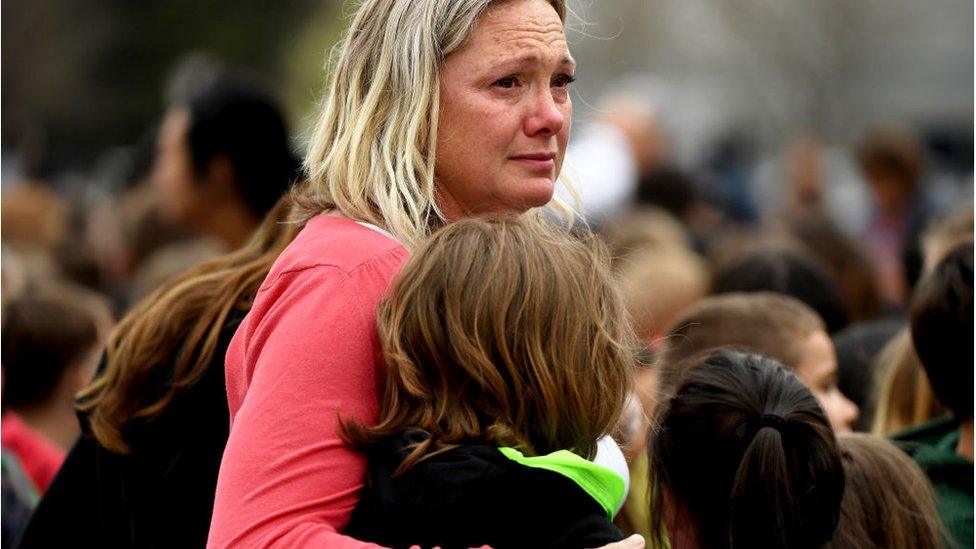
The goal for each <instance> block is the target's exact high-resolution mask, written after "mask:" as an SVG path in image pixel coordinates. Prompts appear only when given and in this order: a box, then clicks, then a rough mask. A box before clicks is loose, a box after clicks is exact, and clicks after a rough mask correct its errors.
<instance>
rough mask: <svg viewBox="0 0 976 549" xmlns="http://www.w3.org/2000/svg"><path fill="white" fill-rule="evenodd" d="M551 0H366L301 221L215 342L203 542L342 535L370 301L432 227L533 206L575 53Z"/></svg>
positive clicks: (367, 413)
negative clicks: (349, 421) (344, 428)
mask: <svg viewBox="0 0 976 549" xmlns="http://www.w3.org/2000/svg"><path fill="white" fill-rule="evenodd" d="M564 13H565V6H564V3H563V1H562V0H553V1H552V2H549V1H546V0H506V1H502V2H492V1H491V0H430V1H426V2H416V1H415V0H366V1H365V2H363V4H362V6H361V7H360V9H359V12H358V13H357V15H356V17H355V19H354V20H353V22H352V25H351V27H350V28H351V31H350V32H349V34H348V35H347V37H346V38H345V41H344V43H343V45H342V48H341V50H340V54H339V57H338V60H337V64H336V66H335V69H334V70H333V80H332V83H331V89H330V91H329V94H328V96H327V97H326V101H325V105H324V107H323V110H322V116H321V119H320V120H319V123H318V126H317V128H316V130H315V132H314V133H313V136H312V142H311V144H310V149H309V153H308V157H307V159H306V168H307V172H308V173H307V175H308V178H309V179H308V184H307V185H306V186H304V187H303V188H302V189H301V190H300V191H299V192H298V193H296V197H297V202H298V204H300V206H301V207H302V210H303V211H304V213H305V214H306V218H307V222H306V224H305V226H304V228H303V229H302V232H301V233H300V234H299V236H298V237H297V238H296V240H295V241H294V242H293V243H292V244H291V245H290V246H289V247H288V248H287V249H286V250H285V251H284V252H283V253H282V255H281V256H280V257H279V258H278V260H277V262H276V263H275V265H274V266H273V268H272V269H271V272H270V273H269V275H268V277H267V279H266V280H265V282H264V284H263V285H262V287H261V289H260V290H259V291H258V294H257V296H256V298H255V301H254V307H253V308H252V310H251V312H250V313H249V314H248V316H247V317H246V318H245V320H244V321H243V323H242V324H241V326H240V328H238V330H237V333H236V334H235V336H234V339H233V340H232V342H231V344H230V348H229V349H228V353H227V364H226V372H227V391H228V402H229V404H230V413H231V430H230V437H229V439H228V443H227V448H226V450H225V452H224V457H223V462H222V464H221V470H220V476H219V479H218V483H217V493H216V498H215V503H214V515H213V523H212V525H211V531H210V539H209V543H210V545H211V546H214V547H228V546H241V547H244V546H246V547H261V546H267V545H271V544H274V545H275V546H329V547H336V546H344V545H346V546H356V545H357V544H356V542H354V541H353V540H351V539H348V538H344V537H342V536H341V535H340V534H339V533H338V532H339V530H340V529H341V528H342V527H343V526H345V524H346V523H347V522H348V520H349V517H350V514H351V513H352V510H353V507H354V506H355V504H356V502H357V499H358V495H357V494H358V492H359V490H360V488H361V487H362V485H363V476H364V473H365V469H366V459H365V457H364V456H363V455H362V454H360V453H358V452H356V451H355V450H353V449H352V448H349V447H347V446H346V445H345V444H343V442H342V440H341V438H340V437H339V435H338V432H337V423H336V422H337V418H338V416H339V415H340V414H341V415H342V416H343V417H351V418H353V419H355V420H356V421H358V422H360V423H362V424H365V425H372V424H374V423H375V422H376V420H377V418H378V413H379V405H378V394H379V392H380V388H381V386H382V384H383V376H384V373H385V366H384V363H383V361H382V358H381V356H382V355H381V349H380V346H379V340H378V336H377V332H376V320H375V312H376V308H377V305H378V303H379V302H380V300H381V298H382V297H383V295H384V294H385V293H386V292H387V290H388V287H389V285H390V283H391V281H392V279H393V277H394V276H395V275H396V273H397V272H398V271H399V269H400V267H401V266H402V264H403V263H404V261H405V260H406V259H407V256H408V250H409V249H412V248H413V247H414V246H415V245H416V244H417V243H418V242H420V241H421V240H423V239H424V237H425V236H426V235H428V234H429V233H430V231H431V229H432V228H434V227H436V226H438V225H441V224H444V223H446V222H450V221H452V220H456V219H459V218H462V217H465V216H470V215H476V214H481V213H486V212H508V213H513V214H517V213H522V212H526V211H527V210H529V209H531V208H534V207H540V206H544V205H546V204H547V203H548V202H549V201H550V200H551V199H552V195H553V187H554V184H555V181H556V178H557V176H558V174H559V171H560V168H561V166H562V160H563V155H564V153H565V150H566V144H567V141H568V138H569V130H570V116H571V112H572V103H571V101H570V98H569V90H568V88H569V85H570V83H571V82H572V81H573V74H574V71H575V65H574V62H573V59H572V57H571V56H570V54H569V51H568V49H567V44H566V39H565V35H564V33H563V16H564Z"/></svg>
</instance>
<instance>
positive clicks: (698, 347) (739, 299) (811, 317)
mask: <svg viewBox="0 0 976 549" xmlns="http://www.w3.org/2000/svg"><path fill="white" fill-rule="evenodd" d="M714 347H732V348H737V349H742V350H744V351H748V352H751V353H759V354H762V355H764V356H768V357H770V358H773V359H775V360H777V361H778V362H780V363H782V364H783V365H784V366H785V367H786V368H787V369H789V370H791V371H793V372H795V373H796V375H797V377H798V378H800V380H801V381H802V382H803V383H804V384H805V385H806V386H807V387H809V389H810V391H811V392H812V393H813V395H814V396H815V397H817V400H818V401H819V402H820V405H821V406H823V409H824V412H825V413H826V414H827V417H828V418H829V419H830V424H831V426H832V427H833V429H834V430H835V431H837V432H838V433H843V432H849V431H851V427H852V425H853V424H854V421H855V420H857V416H858V409H857V406H855V405H854V404H853V403H852V402H851V401H850V400H848V399H847V398H846V397H845V396H844V395H843V394H842V393H841V392H840V390H839V389H838V388H837V358H836V355H835V352H834V346H833V343H831V341H830V338H829V337H828V336H827V332H826V330H825V326H824V323H823V320H821V318H820V317H819V316H818V315H817V313H816V311H814V310H813V309H812V308H810V307H808V306H807V305H805V304H804V303H802V302H801V301H799V300H797V299H794V298H791V297H789V296H785V295H780V294H775V293H771V292H755V293H731V294H723V295H718V296H711V297H708V298H705V299H702V300H701V301H699V302H698V303H696V304H695V305H693V306H692V307H691V308H689V309H688V310H687V311H686V312H685V314H683V315H681V316H680V317H678V319H676V320H675V321H674V323H673V324H672V327H671V329H670V330H668V332H667V336H666V337H665V341H664V347H663V348H662V349H661V352H660V353H659V354H658V356H657V358H656V359H655V364H656V365H657V368H656V370H657V372H658V374H659V375H660V376H661V378H660V385H661V387H662V391H663V392H665V393H667V392H670V391H673V389H674V386H675V385H676V384H677V383H679V381H680V378H681V376H682V375H683V373H684V372H683V371H682V370H681V368H680V366H681V365H682V364H683V363H684V361H685V359H687V358H689V357H691V356H693V355H695V354H697V353H699V352H703V351H706V350H708V349H711V348H714Z"/></svg>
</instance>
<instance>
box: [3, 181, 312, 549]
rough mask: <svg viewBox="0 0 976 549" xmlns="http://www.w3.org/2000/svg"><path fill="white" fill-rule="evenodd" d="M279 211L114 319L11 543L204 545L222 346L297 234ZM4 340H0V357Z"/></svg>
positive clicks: (222, 421) (223, 415) (223, 427)
mask: <svg viewBox="0 0 976 549" xmlns="http://www.w3.org/2000/svg"><path fill="white" fill-rule="evenodd" d="M288 213H289V203H288V201H287V199H282V200H281V201H280V202H279V204H278V205H277V206H276V208H275V209H273V210H272V211H271V212H270V213H269V214H268V216H267V217H266V218H265V220H264V222H263V223H262V225H261V226H260V227H259V229H258V231H256V232H255V234H254V235H253V238H252V240H251V241H250V242H249V243H248V244H247V245H246V246H244V247H242V248H240V249H238V250H237V251H235V252H232V253H230V254H227V255H224V256H221V257H219V258H217V259H214V260H212V261H208V262H206V263H203V264H201V265H198V266H197V267H194V268H192V269H190V270H188V271H186V272H185V273H183V274H181V275H180V276H178V277H176V278H174V279H172V280H170V281H169V282H167V283H165V284H164V285H163V286H162V287H161V288H159V289H158V290H156V291H155V292H153V293H152V294H150V295H149V296H147V297H145V298H144V299H142V300H141V301H139V302H138V303H136V305H135V306H134V307H133V309H132V310H131V311H130V312H129V314H128V315H126V316H125V317H124V318H123V319H122V321H121V322H120V323H119V324H118V325H117V326H116V327H115V330H114V332H113V333H112V336H111V338H110V339H109V342H108V348H107V350H106V353H105V357H104V359H103V362H102V365H101V368H100V371H99V372H98V374H97V375H96V376H95V378H94V380H93V381H92V382H91V383H90V384H89V385H88V386H87V387H86V388H85V389H84V390H83V391H82V392H81V394H80V396H79V401H78V417H80V419H81V421H82V431H83V432H82V436H81V437H80V438H78V440H77V442H75V444H74V446H73V447H72V448H71V451H70V452H69V454H68V456H67V458H66V460H65V462H64V465H63V467H62V468H61V471H60V472H59V473H58V475H57V477H56V478H55V479H54V482H53V483H52V484H51V486H50V488H49V490H48V491H47V493H46V494H45V495H44V497H43V498H42V499H41V501H40V503H39V504H38V507H37V509H36V511H35V512H34V515H33V517H32V518H31V520H30V523H29V524H28V525H27V529H26V530H25V532H24V534H23V538H22V540H21V545H20V546H21V547H24V548H29V547H65V546H81V547H203V546H204V545H205V544H206V540H207V532H208V530H209V527H210V516H211V513H212V510H213V497H214V489H215V485H216V484H217V470H218V467H219V466H220V458H221V455H222V452H223V450H224V445H225V443H226V442H227V433H228V428H229V423H230V418H229V417H228V410H227V400H226V396H225V394H226V393H225V385H224V367H223V366H224V355H225V353H226V351H227V345H228V343H229V341H230V338H231V336H232V335H233V334H234V330H235V329H236V328H237V326H238V325H239V323H240V321H241V319H242V318H243V317H244V315H245V314H246V313H247V311H248V309H249V308H250V304H251V302H252V300H253V299H254V295H255V293H256V292H257V291H258V287H259V286H260V284H261V282H262V280H264V277H265V275H266V274H267V272H268V270H269V269H270V268H271V265H272V263H273V262H274V260H275V259H276V258H277V257H278V254H279V253H280V252H281V250H282V249H284V247H285V246H286V245H287V244H288V243H290V242H291V241H292V240H293V239H294V238H295V235H296V234H298V227H297V226H296V225H294V224H292V223H287V220H288ZM5 334H6V332H5ZM7 349H8V347H7V345H6V341H4V350H3V352H4V353H5V354H4V363H5V365H6V359H7V356H6V353H7ZM89 377H90V376H89ZM86 381H88V379H87V378H86ZM6 389H7V388H6V387H4V391H6ZM73 396H74V392H72V397H73ZM69 412H71V409H70V406H69ZM71 413H72V417H74V414H73V412H71ZM75 421H76V423H77V420H75ZM4 429H6V425H4ZM4 435H6V430H5V431H4Z"/></svg>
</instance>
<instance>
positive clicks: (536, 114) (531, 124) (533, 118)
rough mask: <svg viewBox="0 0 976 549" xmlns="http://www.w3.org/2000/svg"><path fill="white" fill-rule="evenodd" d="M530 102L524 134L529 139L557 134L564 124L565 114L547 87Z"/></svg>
mask: <svg viewBox="0 0 976 549" xmlns="http://www.w3.org/2000/svg"><path fill="white" fill-rule="evenodd" d="M532 101H533V104H532V106H531V110H530V114H529V117H528V119H526V121H525V133H526V134H527V135H528V136H529V137H534V136H537V135H541V136H545V137H549V136H552V135H556V134H557V133H559V132H560V130H562V128H563V124H565V123H566V114H565V113H564V112H563V107H562V105H560V104H559V103H557V102H556V100H555V98H554V97H553V95H552V90H551V89H550V88H548V87H547V88H546V89H545V90H544V91H540V92H539V93H538V94H535V96H534V97H533V99H532Z"/></svg>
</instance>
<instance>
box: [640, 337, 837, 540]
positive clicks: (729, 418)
mask: <svg viewBox="0 0 976 549" xmlns="http://www.w3.org/2000/svg"><path fill="white" fill-rule="evenodd" d="M692 360H693V361H694V362H693V364H694V365H693V366H691V367H690V368H689V369H688V370H687V372H686V375H685V376H684V377H683V378H682V380H681V383H680V385H679V387H678V389H677V391H676V393H675V394H674V396H673V397H672V398H671V401H670V402H669V403H668V405H667V406H666V408H665V409H664V410H663V412H662V414H661V416H660V417H659V418H658V419H659V432H658V433H657V435H656V436H655V438H654V441H653V443H652V445H651V463H652V468H651V469H652V470H651V478H652V481H651V482H652V493H655V494H656V495H657V496H656V497H657V500H658V501H657V505H656V506H655V508H657V509H661V510H662V511H663V513H662V514H663V516H659V518H658V520H660V521H663V524H658V525H657V528H654V530H653V531H656V532H658V534H659V535H660V536H661V537H662V538H663V536H664V532H667V535H668V536H669V537H670V542H671V547H672V548H674V549H681V548H683V547H703V548H711V547H733V548H738V547H768V548H773V547H784V548H796V547H820V546H822V545H824V544H825V543H827V542H829V541H830V540H831V537H832V536H833V533H834V529H835V527H836V526H837V520H838V514H839V511H840V503H841V498H842V496H843V493H844V471H843V466H842V463H841V457H840V452H839V451H838V448H837V441H836V439H835V438H834V434H833V432H832V431H831V428H830V423H829V422H828V420H827V418H826V416H825V415H824V412H823V410H822V409H821V408H820V406H819V405H818V404H817V401H816V399H815V398H814V397H813V395H811V394H810V391H809V390H808V389H807V388H806V387H804V386H803V384H802V383H801V382H800V381H799V380H798V379H797V378H796V376H794V375H793V374H791V373H789V372H787V371H786V370H785V369H783V367H782V366H780V365H779V363H777V362H775V361H773V360H771V359H768V358H764V357H761V356H758V355H746V354H741V353H738V352H733V351H728V350H721V349H720V350H716V351H713V352H711V354H708V355H705V356H704V357H702V356H701V355H699V356H698V357H694V358H692ZM657 541H658V542H662V543H663V539H659V540H657Z"/></svg>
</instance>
